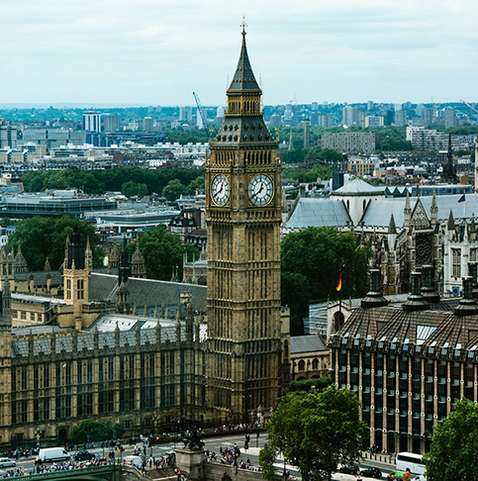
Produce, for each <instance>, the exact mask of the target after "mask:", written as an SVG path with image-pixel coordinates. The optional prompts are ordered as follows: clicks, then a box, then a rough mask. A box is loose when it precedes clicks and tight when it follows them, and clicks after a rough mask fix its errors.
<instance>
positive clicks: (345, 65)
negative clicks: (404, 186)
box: [0, 0, 478, 104]
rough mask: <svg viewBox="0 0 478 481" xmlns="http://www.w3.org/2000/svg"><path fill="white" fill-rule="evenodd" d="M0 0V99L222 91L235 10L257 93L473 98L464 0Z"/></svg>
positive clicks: (471, 5)
mask: <svg viewBox="0 0 478 481" xmlns="http://www.w3.org/2000/svg"><path fill="white" fill-rule="evenodd" d="M0 2H1V6H0V9H1V14H2V18H3V19H7V21H6V22H5V21H2V29H1V31H0V59H2V60H1V61H0V74H1V75H2V89H1V90H0V102H1V103H7V102H12V103H13V102H51V103H53V102H92V103H94V102H98V103H100V102H101V103H111V102H113V103H114V102H118V103H151V104H176V103H180V104H185V103H191V102H192V98H191V92H192V90H197V91H198V92H199V93H200V95H201V99H202V101H203V102H204V103H211V104H217V103H222V102H223V99H224V88H225V84H226V79H227V76H228V75H229V76H231V75H232V73H233V71H234V68H235V64H236V62H237V57H238V54H239V47H240V35H239V24H240V22H241V18H242V15H243V14H246V15H247V22H248V24H249V27H248V30H249V34H248V44H249V51H250V56H251V61H252V63H253V66H254V69H255V71H256V74H257V75H258V76H259V75H260V76H261V78H262V81H263V87H264V91H265V101H266V102H270V103H280V102H286V101H287V100H288V99H289V98H292V97H293V96H294V95H296V96H297V99H298V100H300V101H304V102H305V101H307V102H308V101H313V100H348V101H353V100H357V101H358V100H364V99H368V98H371V99H376V100H390V101H402V100H406V99H412V100H422V101H426V100H429V97H430V96H431V95H432V96H433V97H434V98H435V99H436V100H438V99H453V98H462V97H466V98H468V99H470V100H473V99H475V98H476V94H475V89H474V85H475V82H474V79H475V78H476V76H477V74H478V62H477V60H478V58H477V56H478V54H477V53H476V49H475V48H474V46H475V45H476V42H477V40H478V38H477V37H478V33H477V29H476V26H475V19H476V18H478V2H475V1H474V0H453V1H452V0H400V1H399V2H396V1H393V0H334V2H330V1H329V0H327V1H326V0H275V1H274V0H260V1H258V0H243V1H242V2H224V1H222V0H221V1H219V0H176V1H174V0H102V1H101V2H100V1H97V0H67V1H65V0H61V1H60V0H0Z"/></svg>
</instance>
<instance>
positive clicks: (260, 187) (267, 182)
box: [247, 174, 274, 207]
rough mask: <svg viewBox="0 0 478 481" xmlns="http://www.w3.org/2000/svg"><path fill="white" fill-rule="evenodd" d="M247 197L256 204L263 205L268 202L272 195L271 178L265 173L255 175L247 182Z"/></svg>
mask: <svg viewBox="0 0 478 481" xmlns="http://www.w3.org/2000/svg"><path fill="white" fill-rule="evenodd" d="M247 190H248V194H249V199H250V200H251V202H252V203H253V204H254V205H256V206H258V207H263V206H265V205H267V204H269V203H270V201H271V200H272V197H273V196H274V186H273V184H272V180H271V179H270V177H268V176H267V175H263V174H260V175H256V176H254V177H253V178H252V179H251V181H250V182H249V187H248V189H247Z"/></svg>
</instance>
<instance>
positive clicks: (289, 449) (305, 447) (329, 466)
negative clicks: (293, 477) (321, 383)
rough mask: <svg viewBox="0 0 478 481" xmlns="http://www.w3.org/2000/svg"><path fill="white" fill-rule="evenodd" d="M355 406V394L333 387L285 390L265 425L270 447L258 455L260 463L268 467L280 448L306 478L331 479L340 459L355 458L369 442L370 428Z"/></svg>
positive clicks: (344, 461)
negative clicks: (320, 389)
mask: <svg viewBox="0 0 478 481" xmlns="http://www.w3.org/2000/svg"><path fill="white" fill-rule="evenodd" d="M359 409H360V404H359V402H358V398H357V396H356V395H355V394H353V393H351V392H350V391H349V390H347V389H339V390H338V389H336V388H335V387H333V386H330V387H328V388H327V389H325V390H323V391H321V392H291V393H289V394H287V395H286V396H285V397H283V398H282V399H281V400H280V402H279V405H278V406H277V408H276V409H275V411H274V412H273V414H272V417H271V419H270V422H269V424H268V425H267V432H268V440H269V446H268V448H267V451H266V453H265V455H263V456H262V457H260V458H259V461H260V462H261V466H262V468H263V469H264V470H270V465H271V462H274V460H275V458H276V455H277V454H279V453H282V455H283V456H284V459H285V460H286V462H288V463H290V464H293V465H294V466H297V468H298V469H299V471H300V473H301V476H302V479H303V480H304V481H312V480H313V481H319V480H330V479H332V473H333V472H335V471H336V470H337V466H338V464H339V463H340V464H346V463H353V462H358V461H359V460H360V458H361V453H362V451H363V450H364V449H365V448H366V446H367V442H368V438H367V437H368V429H367V426H366V424H365V423H364V422H363V421H361V420H360V418H359ZM271 452H272V453H273V455H272V454H271ZM267 472H269V471H267Z"/></svg>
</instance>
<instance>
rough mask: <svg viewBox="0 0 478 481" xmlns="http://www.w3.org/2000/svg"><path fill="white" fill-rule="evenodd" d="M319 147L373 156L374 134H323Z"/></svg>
mask: <svg viewBox="0 0 478 481" xmlns="http://www.w3.org/2000/svg"><path fill="white" fill-rule="evenodd" d="M321 147H322V149H332V150H336V151H337V152H341V153H347V154H373V153H374V152H375V134H374V133H373V132H338V133H325V134H323V135H322V138H321Z"/></svg>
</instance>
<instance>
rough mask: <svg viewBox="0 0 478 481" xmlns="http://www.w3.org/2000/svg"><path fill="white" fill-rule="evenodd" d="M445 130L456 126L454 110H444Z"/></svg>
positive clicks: (456, 120)
mask: <svg viewBox="0 0 478 481" xmlns="http://www.w3.org/2000/svg"><path fill="white" fill-rule="evenodd" d="M444 123H445V129H450V128H452V127H456V126H457V125H458V119H457V117H456V110H455V109H452V108H447V109H445V115H444Z"/></svg>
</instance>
